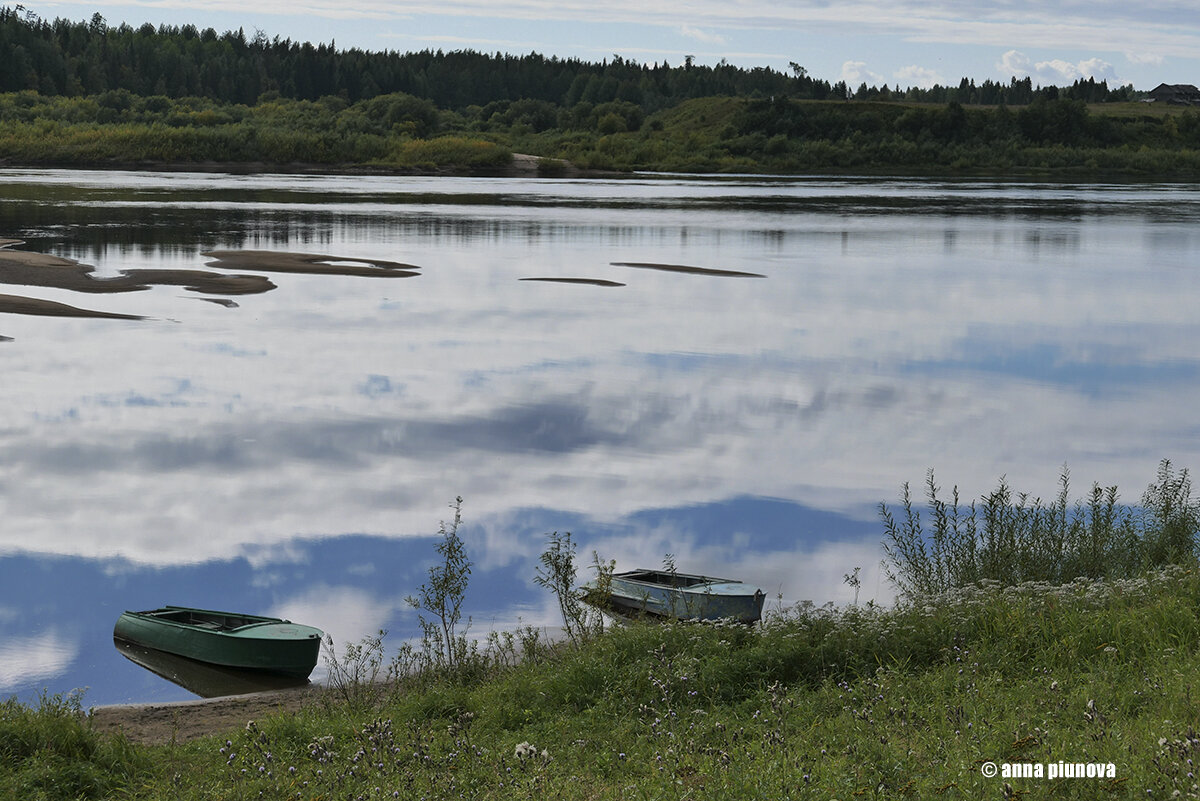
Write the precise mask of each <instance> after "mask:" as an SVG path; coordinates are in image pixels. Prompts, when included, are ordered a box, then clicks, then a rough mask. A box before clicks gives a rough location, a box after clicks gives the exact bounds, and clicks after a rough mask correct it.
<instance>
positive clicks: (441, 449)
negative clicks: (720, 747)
mask: <svg viewBox="0 0 1200 801" xmlns="http://www.w3.org/2000/svg"><path fill="white" fill-rule="evenodd" d="M1198 222H1200V190H1197V189H1196V188H1195V187H1193V186H1189V185H1144V184H1099V183H1080V184H1061V183H1059V184H1052V183H1036V182H1024V181H983V180H973V181H965V180H964V181H946V180H917V179H912V180H893V179H878V180H876V179H864V178H854V179H828V178H796V179H783V178H752V177H721V178H713V177H709V178H689V177H678V176H635V177H631V178H623V179H613V180H534V179H530V180H521V179H471V178H448V177H437V178H420V177H345V176H282V175H261V176H237V175H227V174H219V173H214V174H199V173H196V174H192V173H128V172H99V171H66V170H17V169H6V170H2V171H0V239H8V240H15V241H14V242H12V243H10V244H8V245H7V247H5V248H4V249H2V250H0V280H2V281H3V283H4V284H5V286H3V287H0V294H3V295H5V296H6V300H4V301H3V302H0V335H2V336H4V337H5V338H6V340H5V341H3V342H0V363H2V364H3V384H2V385H0V386H2V388H0V401H2V403H0V696H5V695H16V696H17V697H19V698H21V699H23V700H31V699H35V698H36V697H37V695H38V693H39V692H41V691H43V690H46V691H49V692H52V693H58V692H66V691H69V690H72V689H75V688H86V692H85V695H84V702H85V704H87V705H92V704H95V705H99V704H105V703H117V702H123V701H163V700H176V699H183V698H190V697H193V696H192V695H191V694H190V693H188V692H187V691H186V690H184V689H182V688H180V687H177V686H175V685H173V684H171V683H169V682H166V681H163V680H162V679H160V678H158V677H157V676H155V675H153V674H152V673H150V672H148V671H146V670H144V669H142V668H140V667H139V666H137V665H135V664H133V663H132V662H130V661H129V660H127V659H125V658H124V657H123V656H122V655H121V653H119V652H118V651H117V650H116V649H115V648H114V647H113V642H112V637H111V633H112V624H113V623H114V622H115V620H116V618H117V616H118V615H119V614H120V612H121V611H123V610H125V609H146V608H153V607H157V606H161V605H164V604H183V605H189V606H199V607H208V608H218V609H236V610H238V611H245V612H255V613H263V614H276V615H279V616H284V617H289V618H291V619H293V620H296V621H298V622H302V623H308V624H310V625H314V626H318V627H320V628H322V629H324V630H326V631H327V632H329V633H330V634H331V635H332V636H333V637H334V639H335V642H337V643H338V644H339V647H340V644H342V643H347V642H353V641H356V640H358V639H359V638H360V637H362V636H364V635H366V634H370V633H373V632H375V631H377V630H378V629H386V630H388V632H389V635H388V641H389V643H391V644H392V645H393V646H394V645H395V644H397V643H399V642H401V641H402V640H404V639H407V638H410V637H413V636H415V635H416V634H417V633H418V631H419V629H418V626H417V619H416V613H415V612H414V611H413V610H412V609H410V608H408V607H407V605H406V604H405V602H404V598H405V596H407V595H411V594H412V593H413V592H414V591H415V590H416V589H417V588H418V587H419V586H420V584H421V583H422V582H423V581H424V580H425V575H426V570H427V569H428V567H429V566H430V565H431V564H432V562H433V559H434V558H435V553H434V543H435V539H434V538H435V535H436V534H437V531H438V526H439V522H440V521H446V520H448V519H449V518H450V516H451V515H452V511H451V509H450V508H449V505H450V503H451V502H453V501H454V499H455V497H457V496H461V497H462V498H463V499H464V500H463V506H462V511H463V519H464V522H463V527H462V529H461V532H462V534H463V536H464V538H465V541H466V545H467V549H468V553H469V555H470V557H471V559H472V561H473V563H474V567H473V573H472V576H471V582H470V586H469V588H468V592H467V604H466V611H467V614H469V615H470V616H471V627H470V631H469V633H470V634H471V635H472V636H480V637H482V636H484V635H486V633H487V632H488V631H492V630H501V629H510V628H512V627H514V626H516V625H519V624H528V625H536V626H551V627H552V626H555V625H557V624H558V620H557V609H556V607H555V606H554V603H553V598H551V597H550V596H549V595H548V593H546V592H545V591H544V590H541V589H539V588H538V587H537V586H536V585H535V584H534V581H533V579H534V576H535V566H536V563H537V557H538V555H539V554H540V553H541V550H542V548H543V547H544V545H545V542H546V537H545V535H546V533H548V532H552V531H570V532H572V534H573V536H574V538H575V540H576V541H577V542H578V545H579V558H578V561H579V563H580V578H581V579H584V578H586V577H587V575H588V574H587V570H586V566H587V564H589V563H590V561H591V555H592V553H593V551H595V552H597V553H599V554H600V556H602V557H603V558H605V559H615V560H616V561H617V567H618V569H619V570H621V569H632V568H635V567H656V566H659V565H660V564H662V562H663V560H664V557H665V556H666V555H667V554H671V555H672V557H673V559H674V561H675V563H676V564H677V565H678V567H679V569H680V570H681V571H685V572H701V573H709V574H716V575H722V576H729V577H733V578H739V579H742V580H744V581H747V582H750V583H753V584H756V585H757V586H759V587H761V588H762V589H763V590H764V591H766V592H767V594H768V597H769V600H768V606H769V607H770V606H775V605H779V604H789V603H793V602H795V601H799V600H805V599H808V600H812V601H814V602H816V603H818V604H821V603H825V602H830V601H832V602H834V603H837V604H844V603H848V602H851V601H853V600H854V598H855V589H854V588H852V587H851V586H850V585H849V584H848V583H847V581H846V580H845V578H844V577H845V576H846V574H847V573H851V572H852V571H853V570H854V569H855V568H861V573H860V580H861V587H860V588H859V589H858V594H859V599H858V600H859V602H863V601H866V600H868V599H876V600H879V601H880V602H888V601H889V600H890V599H891V597H892V592H891V589H890V587H889V585H888V582H887V580H886V577H885V576H884V575H883V572H882V570H881V567H880V558H881V550H880V536H881V533H882V529H881V526H880V524H879V522H878V519H877V507H878V504H879V502H880V501H886V502H888V503H892V502H894V501H895V500H896V499H897V497H898V494H899V491H900V487H901V485H902V484H903V483H904V482H911V483H912V484H913V485H914V486H916V487H920V486H921V485H922V484H923V482H924V480H925V475H926V471H927V470H929V469H931V468H932V469H934V470H935V471H936V476H937V478H938V481H939V483H941V484H942V485H943V486H945V487H946V488H947V489H948V488H949V487H950V486H951V485H955V484H957V485H958V486H959V488H960V492H961V494H962V495H963V497H965V498H977V497H978V496H979V495H980V494H982V493H984V492H986V491H988V490H990V489H991V488H993V487H994V486H995V484H996V483H997V481H998V480H999V479H1000V477H1001V476H1005V477H1007V480H1008V481H1009V483H1011V484H1012V485H1013V486H1014V488H1016V489H1018V490H1024V491H1028V492H1030V493H1031V494H1033V495H1041V496H1043V497H1050V496H1053V495H1054V494H1055V493H1056V491H1057V480H1058V476H1059V474H1060V473H1061V472H1062V470H1063V467H1064V465H1066V466H1068V467H1069V470H1070V472H1071V474H1072V476H1073V477H1074V482H1075V490H1076V494H1078V495H1082V494H1083V493H1084V492H1086V490H1087V489H1088V488H1090V486H1091V484H1092V482H1099V483H1101V484H1103V485H1105V486H1107V485H1111V484H1116V485H1118V486H1119V487H1120V488H1121V491H1122V497H1123V498H1125V500H1128V501H1136V499H1137V498H1138V497H1139V496H1140V494H1141V492H1142V490H1143V489H1144V488H1145V486H1146V485H1147V484H1148V483H1149V482H1150V481H1151V480H1152V479H1153V478H1154V474H1155V470H1156V467H1157V465H1158V463H1159V461H1160V460H1161V459H1164V458H1169V459H1171V460H1172V461H1173V462H1174V463H1175V464H1176V465H1177V466H1179V467H1183V468H1188V467H1195V466H1196V465H1198V464H1200V459H1197V458H1196V456H1197V452H1198V451H1200V436H1198V433H1197V432H1198V431H1200V427H1198V426H1197V419H1196V414H1195V412H1194V410H1193V407H1192V406H1191V400H1190V399H1191V396H1192V395H1193V393H1194V391H1195V390H1196V388H1197V384H1198V382H1200V370H1198V367H1200V348H1197V345H1196V342H1197V341H1200V314H1197V312H1196V310H1197V308H1200V278H1198V272H1197V269H1198V267H1200V263H1198V259H1197V255H1198V254H1200V225H1197V223H1198ZM230 276H240V277H236V278H230ZM29 312H32V313H29ZM101 315H102V316H101ZM316 677H317V678H318V679H319V678H320V668H318V672H317V674H316Z"/></svg>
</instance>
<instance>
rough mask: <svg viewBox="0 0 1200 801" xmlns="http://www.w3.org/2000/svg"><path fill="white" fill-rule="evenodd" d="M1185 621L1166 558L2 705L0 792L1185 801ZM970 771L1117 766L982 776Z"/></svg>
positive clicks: (1197, 754) (1191, 637)
mask: <svg viewBox="0 0 1200 801" xmlns="http://www.w3.org/2000/svg"><path fill="white" fill-rule="evenodd" d="M1198 608H1200V577H1198V576H1197V574H1196V573H1195V572H1194V571H1187V570H1183V569H1181V568H1170V569H1167V570H1164V571H1160V572H1154V573H1150V574H1147V575H1145V576H1142V577H1139V578H1137V579H1133V580H1119V581H1110V582H1092V581H1087V580H1079V581H1076V582H1072V583H1071V584H1068V585H1060V586H1052V585H1046V584H1025V585H1022V586H1020V587H1017V588H1008V589H1002V588H1000V587H998V586H997V585H996V584H995V583H989V582H985V583H984V584H983V585H981V586H977V587H975V588H973V589H971V590H966V591H957V592H955V593H948V594H945V595H942V596H938V597H930V598H925V599H922V601H921V602H920V603H913V604H906V605H902V606H900V607H898V608H897V609H894V610H884V609H880V608H877V607H871V606H868V607H850V608H848V609H846V610H843V611H841V612H835V611H833V610H831V609H829V608H823V609H818V608H812V607H801V608H798V609H794V610H791V611H789V612H787V613H784V614H778V615H776V616H774V617H773V618H772V619H771V620H770V621H769V622H767V623H766V624H765V625H763V626H761V627H758V628H748V627H743V626H713V625H686V624H675V625H651V624H635V625H630V626H625V627H620V628H617V629H615V630H612V631H609V632H607V633H605V634H604V635H602V636H599V637H597V638H594V639H593V640H591V641H590V642H589V643H588V644H586V645H585V646H582V647H563V646H560V647H557V648H546V647H544V646H540V647H537V648H535V649H532V650H530V651H529V652H527V653H525V654H524V659H523V661H521V662H520V663H515V662H514V661H513V660H511V659H504V658H501V655H500V652H499V651H497V652H492V653H489V654H482V653H481V654H478V655H477V656H476V660H477V664H475V665H474V666H470V665H464V667H463V672H441V673H426V674H421V675H416V676H410V677H407V678H405V679H402V680H401V681H400V682H399V683H397V684H394V685H390V686H389V688H388V691H387V692H386V693H385V694H383V696H382V697H381V698H380V699H379V703H378V705H377V706H374V707H372V708H370V709H368V710H362V711H357V712H354V713H351V712H349V711H347V708H345V707H341V706H337V707H335V708H334V709H332V710H330V709H325V708H323V707H322V706H321V705H315V706H313V707H312V708H310V709H307V710H305V711H302V712H300V713H298V714H295V715H286V716H274V717H270V718H266V719H262V720H259V721H257V722H256V723H255V724H254V725H251V726H249V727H247V728H245V729H242V730H238V731H230V732H224V733H221V734H219V735H216V736H213V737H210V738H206V739H203V740H199V741H196V742H193V743H187V744H173V745H162V746H154V747H140V746H139V747H134V746H130V745H129V744H127V743H126V742H125V741H123V740H122V739H120V738H119V737H113V736H111V735H101V734H98V733H96V732H95V731H94V730H92V729H91V727H90V726H89V724H88V723H87V722H86V720H84V719H82V718H79V717H76V716H74V715H73V714H67V712H69V711H70V710H69V709H63V708H62V707H58V706H55V705H53V704H50V705H44V706H43V707H42V708H41V709H39V710H27V709H24V708H22V707H19V706H18V705H16V704H14V703H11V702H10V703H8V704H6V705H4V706H3V707H0V731H2V732H3V734H2V736H0V755H2V756H3V761H0V795H3V796H4V797H12V798H23V799H24V798H29V799H41V798H44V799H74V798H130V799H161V798H173V799H185V800H186V799H197V800H198V799H209V798H223V799H252V798H268V799H289V798H301V799H329V798H339V799H340V798H393V797H399V798H421V797H424V798H447V799H448V798H458V797H467V798H496V799H502V798H504V799H507V798H564V799H605V798H614V799H615V798H669V799H682V798H711V799H738V800H739V801H741V799H747V798H772V799H774V798H784V799H786V798H854V797H867V798H901V797H904V798H960V799H974V798H985V797H986V798H1000V797H1004V796H1005V791H1004V789H1003V787H1004V783H1005V781H1007V782H1008V784H1009V785H1010V786H1011V787H1012V788H1013V790H1014V791H1016V792H1019V793H1029V794H1030V796H1029V797H1032V798H1045V797H1054V798H1079V799H1093V798H1133V797H1137V798H1145V797H1153V798H1170V797H1172V794H1173V793H1174V792H1175V791H1179V792H1180V793H1181V794H1182V797H1189V796H1191V795H1192V794H1194V793H1195V792H1196V791H1195V790H1194V789H1193V788H1194V786H1195V779H1194V777H1193V776H1192V773H1193V772H1194V768H1193V766H1192V762H1193V761H1194V760H1197V759H1200V738H1197V736H1196V734H1195V731H1194V728H1193V726H1194V724H1195V721H1194V710H1195V699H1194V692H1195V686H1194V685H1195V681H1196V678H1197V672H1196V663H1197V657H1198V656H1200V617H1198V615H1197V609H1198ZM485 660H490V661H485ZM50 729H54V730H55V731H54V732H53V733H50V732H48V730H50ZM987 761H992V762H997V763H1004V762H1010V763H1039V764H1050V763H1057V762H1058V761H1065V762H1068V763H1098V764H1101V765H1104V766H1107V765H1109V764H1112V766H1113V768H1112V772H1113V774H1112V776H1111V777H1110V776H1107V775H1105V776H1103V777H1102V778H1091V779H1074V780H1065V779H1060V780H1057V781H1051V780H1049V779H1046V778H1042V779H1023V780H1018V779H1008V780H1005V779H1003V778H994V779H993V778H986V777H984V776H983V775H982V774H981V771H980V767H981V765H982V764H983V763H984V762H987ZM1105 770H1107V767H1106V768H1105Z"/></svg>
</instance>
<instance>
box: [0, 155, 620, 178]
mask: <svg viewBox="0 0 1200 801" xmlns="http://www.w3.org/2000/svg"><path fill="white" fill-rule="evenodd" d="M543 164H550V165H551V168H550V170H549V171H548V172H547V171H546V170H544V169H543ZM0 169H50V170H55V169H59V170H112V171H114V172H209V173H228V174H231V175H270V174H275V175H385V176H386V175H400V176H403V175H431V176H436V175H446V176H477V177H485V178H486V177H494V178H540V177H554V178H578V177H588V176H598V175H602V174H603V175H613V174H615V173H611V172H609V173H602V172H600V171H596V170H583V169H580V168H579V167H576V166H575V165H573V164H571V163H570V162H567V161H564V160H562V159H543V158H542V157H541V156H532V155H529V154H527V153H514V154H513V158H512V161H511V162H510V163H509V164H508V165H506V166H504V167H499V168H494V169H458V168H455V167H449V166H444V167H428V168H419V167H399V166H387V165H382V164H320V163H316V162H298V161H293V162H286V163H277V162H265V161H153V160H147V159H141V160H130V161H122V160H119V159H105V160H100V161H81V162H77V161H72V162H61V163H59V162H43V163H38V164H27V163H20V162H13V161H12V160H11V159H5V158H0Z"/></svg>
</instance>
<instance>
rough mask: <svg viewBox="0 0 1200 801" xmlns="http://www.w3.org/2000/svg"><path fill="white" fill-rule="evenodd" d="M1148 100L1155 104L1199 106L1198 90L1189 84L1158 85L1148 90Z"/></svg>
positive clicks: (1199, 95)
mask: <svg viewBox="0 0 1200 801" xmlns="http://www.w3.org/2000/svg"><path fill="white" fill-rule="evenodd" d="M1149 99H1150V100H1153V101H1155V102H1157V103H1177V104H1180V105H1184V106H1193V105H1200V89H1197V88H1196V87H1195V86H1192V85H1191V84H1190V83H1160V84H1159V85H1158V86H1156V87H1154V88H1153V89H1151V90H1150V94H1149Z"/></svg>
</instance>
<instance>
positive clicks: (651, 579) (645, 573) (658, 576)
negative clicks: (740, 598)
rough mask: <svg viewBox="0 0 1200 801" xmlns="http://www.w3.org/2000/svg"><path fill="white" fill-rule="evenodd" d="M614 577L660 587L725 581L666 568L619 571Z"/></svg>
mask: <svg viewBox="0 0 1200 801" xmlns="http://www.w3.org/2000/svg"><path fill="white" fill-rule="evenodd" d="M613 578H622V579H625V580H627V581H644V582H646V583H647V584H657V585H658V586H660V587H694V586H696V585H697V584H711V583H713V582H714V581H724V579H714V578H712V577H711V576H693V575H690V574H687V573H669V572H667V571H665V570H633V571H630V572H628V573H618V574H617V575H616V576H614V577H613Z"/></svg>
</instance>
